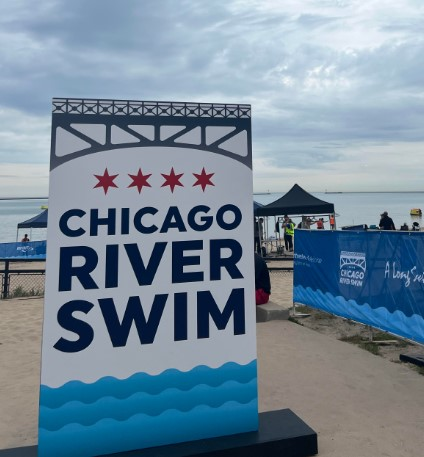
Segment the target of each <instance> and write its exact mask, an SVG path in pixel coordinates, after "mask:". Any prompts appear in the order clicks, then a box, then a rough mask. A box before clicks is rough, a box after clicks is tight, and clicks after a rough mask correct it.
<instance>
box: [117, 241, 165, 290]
mask: <svg viewBox="0 0 424 457" xmlns="http://www.w3.org/2000/svg"><path fill="white" fill-rule="evenodd" d="M167 244H168V243H167V242H166V241H164V242H158V243H155V245H154V247H153V251H152V255H151V256H150V259H149V263H148V264H147V267H145V266H144V262H143V259H142V257H141V254H140V250H139V249H138V245H137V244H136V243H132V244H124V248H125V250H126V251H127V255H128V258H129V260H130V262H131V266H132V269H133V271H134V274H135V276H136V278H137V281H138V285H139V286H150V285H151V284H152V282H153V280H154V279H155V275H156V272H157V270H158V267H159V264H160V261H161V259H162V257H163V253H164V252H165V248H166V245H167Z"/></svg>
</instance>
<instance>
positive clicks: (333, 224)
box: [329, 214, 336, 230]
mask: <svg viewBox="0 0 424 457" xmlns="http://www.w3.org/2000/svg"><path fill="white" fill-rule="evenodd" d="M329 222H330V228H331V230H335V228H336V217H335V215H334V214H330V219H329Z"/></svg>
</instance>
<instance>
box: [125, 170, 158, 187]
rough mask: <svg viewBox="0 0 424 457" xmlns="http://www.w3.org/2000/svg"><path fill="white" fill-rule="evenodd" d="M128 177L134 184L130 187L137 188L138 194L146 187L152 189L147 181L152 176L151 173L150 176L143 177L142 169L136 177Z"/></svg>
mask: <svg viewBox="0 0 424 457" xmlns="http://www.w3.org/2000/svg"><path fill="white" fill-rule="evenodd" d="M128 176H129V177H130V178H131V179H132V183H131V184H130V185H129V186H128V187H137V190H138V193H140V192H141V189H142V188H143V187H144V186H146V187H152V186H151V185H150V184H149V183H148V182H147V180H148V179H149V178H150V176H152V174H151V173H150V174H149V175H143V172H142V171H141V168H139V169H138V173H137V174H136V175H130V174H128Z"/></svg>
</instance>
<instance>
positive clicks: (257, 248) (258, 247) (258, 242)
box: [253, 218, 261, 255]
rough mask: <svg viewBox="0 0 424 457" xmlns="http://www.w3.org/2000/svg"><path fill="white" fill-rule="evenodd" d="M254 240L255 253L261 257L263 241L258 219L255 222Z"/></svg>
mask: <svg viewBox="0 0 424 457" xmlns="http://www.w3.org/2000/svg"><path fill="white" fill-rule="evenodd" d="M253 230H254V240H255V252H257V253H258V254H259V255H261V239H260V237H259V222H258V219H256V218H255V219H254V220H253Z"/></svg>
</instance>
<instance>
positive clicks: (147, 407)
mask: <svg viewBox="0 0 424 457" xmlns="http://www.w3.org/2000/svg"><path fill="white" fill-rule="evenodd" d="M220 387H221V389H220V391H217V390H216V389H214V388H211V387H210V386H207V385H206V384H201V385H199V386H196V387H194V388H193V389H191V390H189V391H181V390H178V389H166V390H165V391H164V392H162V394H160V395H150V394H146V393H144V392H140V393H138V394H134V395H132V396H131V397H129V398H126V399H124V400H120V399H118V398H113V397H103V398H101V399H99V400H98V401H97V402H95V403H91V404H88V405H87V404H85V403H81V402H77V401H73V402H69V403H66V408H59V409H50V408H46V407H44V406H40V420H39V424H40V427H42V428H44V429H46V430H50V431H54V430H59V429H60V428H62V427H64V426H65V425H67V424H71V423H79V424H81V425H93V424H95V423H96V422H98V421H99V420H101V419H103V418H105V417H113V418H114V419H116V420H118V421H125V420H127V419H129V418H130V417H132V416H134V415H136V414H138V413H140V411H142V412H143V413H144V414H146V415H148V416H158V415H160V414H162V413H163V405H166V408H167V409H175V410H178V411H181V412H189V411H190V410H192V409H193V408H195V407H196V406H198V405H201V404H204V405H206V406H210V407H212V408H219V407H220V406H222V405H223V404H224V403H226V402H228V401H231V400H234V401H237V402H238V403H240V404H246V403H249V402H251V401H252V400H254V399H255V398H256V396H257V383H256V379H255V380H252V381H250V382H249V383H247V384H246V385H245V386H243V388H240V384H239V383H237V382H235V381H228V382H226V383H224V384H222V385H221V386H220Z"/></svg>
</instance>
